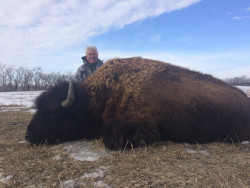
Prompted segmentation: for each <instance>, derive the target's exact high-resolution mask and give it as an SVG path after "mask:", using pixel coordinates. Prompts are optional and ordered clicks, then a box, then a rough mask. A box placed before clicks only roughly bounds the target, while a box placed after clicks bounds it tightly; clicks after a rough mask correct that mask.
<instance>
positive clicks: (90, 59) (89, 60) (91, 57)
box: [75, 46, 103, 82]
mask: <svg viewBox="0 0 250 188" xmlns="http://www.w3.org/2000/svg"><path fill="white" fill-rule="evenodd" d="M82 61H83V65H81V66H80V67H79V68H78V69H77V72H76V74H75V79H76V81H78V82H83V81H84V80H85V79H86V78H87V77H89V76H90V75H91V74H92V73H93V72H94V71H95V70H96V69H97V68H99V67H100V66H102V64H103V61H101V60H100V59H99V58H98V51H97V48H96V47H95V46H87V47H86V56H83V57H82Z"/></svg>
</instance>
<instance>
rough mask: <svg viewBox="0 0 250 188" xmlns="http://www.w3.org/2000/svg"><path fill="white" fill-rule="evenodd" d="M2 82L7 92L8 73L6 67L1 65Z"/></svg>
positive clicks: (0, 78)
mask: <svg viewBox="0 0 250 188" xmlns="http://www.w3.org/2000/svg"><path fill="white" fill-rule="evenodd" d="M0 81H1V85H2V87H3V90H4V91H6V90H7V87H6V86H7V73H6V66H5V65H1V64H0Z"/></svg>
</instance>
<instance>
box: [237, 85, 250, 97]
mask: <svg viewBox="0 0 250 188" xmlns="http://www.w3.org/2000/svg"><path fill="white" fill-rule="evenodd" d="M236 87H237V88H239V89H241V90H242V91H243V92H245V93H246V94H247V96H249V97H250V86H236Z"/></svg>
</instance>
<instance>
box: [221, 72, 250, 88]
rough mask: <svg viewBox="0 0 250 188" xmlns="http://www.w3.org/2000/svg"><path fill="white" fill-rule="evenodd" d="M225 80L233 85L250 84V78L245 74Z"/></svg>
mask: <svg viewBox="0 0 250 188" xmlns="http://www.w3.org/2000/svg"><path fill="white" fill-rule="evenodd" d="M225 82H227V83H229V84H230V85H233V86H250V78H248V77H247V76H245V75H244V76H240V77H234V78H228V79H225Z"/></svg>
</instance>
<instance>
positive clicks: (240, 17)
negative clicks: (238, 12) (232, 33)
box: [233, 16, 250, 20]
mask: <svg viewBox="0 0 250 188" xmlns="http://www.w3.org/2000/svg"><path fill="white" fill-rule="evenodd" d="M233 19H234V20H243V19H250V16H234V17H233Z"/></svg>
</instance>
